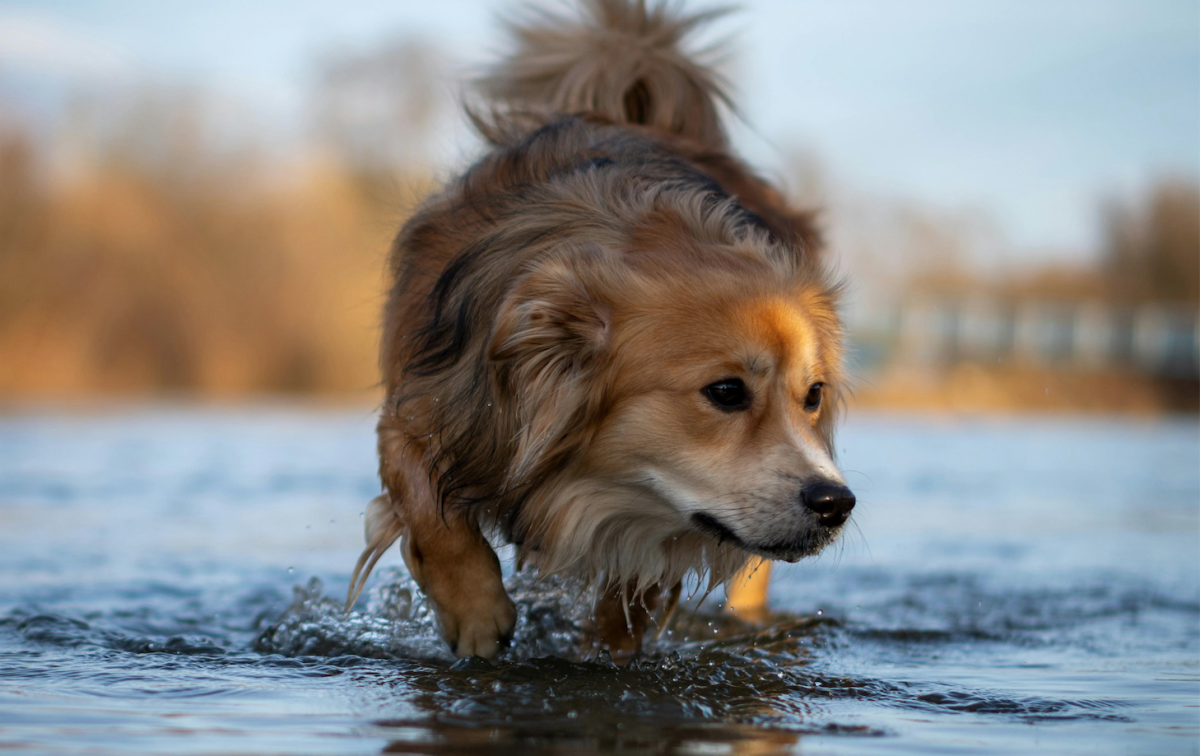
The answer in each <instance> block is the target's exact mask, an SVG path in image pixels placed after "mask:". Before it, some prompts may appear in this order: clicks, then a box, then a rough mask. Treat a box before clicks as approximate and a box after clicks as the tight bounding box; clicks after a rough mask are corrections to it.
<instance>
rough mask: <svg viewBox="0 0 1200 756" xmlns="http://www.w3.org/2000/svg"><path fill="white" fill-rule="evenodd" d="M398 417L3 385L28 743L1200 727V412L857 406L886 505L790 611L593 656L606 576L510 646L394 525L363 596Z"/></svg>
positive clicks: (557, 740)
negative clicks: (495, 646) (95, 400)
mask: <svg viewBox="0 0 1200 756" xmlns="http://www.w3.org/2000/svg"><path fill="white" fill-rule="evenodd" d="M371 429H372V418H371V416H370V413H368V412H366V411H320V410H313V409H295V408H281V407H276V408H249V409H247V408H242V409H225V410H214V409H211V408H186V407H182V408H172V407H147V408H142V409H132V410H131V409H124V410H119V411H117V410H114V411H110V412H97V413H92V414H84V415H77V416H70V415H62V414H53V413H41V414H38V413H26V414H15V415H9V416H7V417H5V418H2V419H0V748H4V749H6V750H8V751H10V752H14V751H15V752H18V753H21V752H30V753H32V752H36V753H68V754H75V753H120V754H138V753H197V754H200V753H203V754H217V753H272V754H292V753H296V754H319V753H337V754H344V753H378V752H380V751H385V752H396V753H422V754H460V753H461V754H468V753H470V754H474V753H483V752H488V753H514V754H521V756H531V755H532V754H541V753H592V752H599V751H606V752H607V751H613V752H626V753H648V754H649V753H654V754H662V753H675V754H756V755H757V754H773V753H793V752H802V753H805V754H825V753H837V754H873V753H887V754H899V753H912V754H930V753H953V754H960V753H961V754H965V753H970V754H1011V753H1025V752H1037V753H1078V754H1096V753H1137V754H1172V753H1197V752H1200V745H1198V744H1200V430H1198V428H1197V423H1196V421H1195V419H1194V418H1193V419H1187V420H1179V421H1173V422H1149V421H1136V420H1078V419H1076V420H1033V419H1029V418H1014V419H1004V420H999V419H974V420H966V419H963V420H946V419H941V420H938V419H928V418H920V417H882V416H868V415H863V414H861V413H858V414H855V415H853V416H852V417H851V419H850V421H849V423H848V424H847V426H846V427H845V429H844V432H843V433H842V435H841V437H840V446H841V448H842V460H843V463H844V466H845V468H846V469H847V470H848V471H849V472H848V478H849V481H850V483H851V485H852V486H853V487H854V488H855V491H856V493H857V494H858V496H859V502H860V504H859V507H858V509H857V510H856V511H855V520H856V522H857V529H851V531H850V532H849V533H848V535H847V537H846V538H845V539H844V541H843V543H842V544H840V545H839V546H837V547H834V548H833V549H831V550H830V551H828V552H827V553H826V554H825V555H823V556H822V557H820V558H819V559H816V560H813V561H810V562H806V563H802V564H799V565H796V566H791V567H786V568H783V569H779V570H777V572H776V573H775V575H774V578H773V583H772V589H771V590H772V600H773V604H772V609H773V612H774V614H773V615H772V617H771V618H770V620H769V621H768V622H766V623H763V624H761V625H752V624H749V623H744V622H740V621H737V620H735V619H732V618H728V617H725V616H724V615H722V614H721V613H720V611H719V606H718V601H717V600H716V599H717V598H719V597H716V598H709V599H708V600H707V601H706V602H705V603H704V604H702V605H701V606H700V607H699V608H698V609H697V608H696V606H695V604H696V599H697V598H698V597H696V598H693V600H692V602H691V603H690V604H689V611H688V612H685V613H684V614H682V615H681V616H680V617H679V621H678V623H677V624H676V625H675V626H674V627H672V628H671V630H670V631H669V632H667V633H665V634H664V636H663V637H662V638H661V639H660V641H659V642H658V643H657V644H656V645H655V646H653V647H651V648H649V649H648V651H647V653H646V654H644V655H643V657H641V658H639V659H637V660H636V661H635V662H634V663H632V664H631V665H630V666H629V667H626V668H617V667H614V666H613V665H611V664H609V663H607V662H606V661H605V660H603V659H591V660H588V659H585V658H583V654H582V653H581V651H580V649H579V648H578V644H577V642H576V630H577V626H578V623H579V621H580V619H581V617H582V612H583V607H582V606H581V605H580V604H579V602H578V601H577V600H576V599H577V596H578V594H579V592H578V590H576V589H574V588H572V587H571V586H569V585H561V584H559V583H555V582H553V581H551V582H542V583H535V582H534V581H532V580H531V579H529V577H528V576H524V575H515V576H514V575H510V576H509V581H510V586H511V588H512V590H513V592H514V594H515V597H516V598H517V600H518V605H519V612H520V622H519V625H518V630H517V640H516V642H515V643H514V646H513V648H512V649H511V650H510V651H509V652H508V654H507V656H506V657H505V658H504V659H502V660H500V662H499V663H498V664H497V665H495V666H492V665H489V664H486V663H482V662H479V661H475V662H465V663H464V662H460V663H458V664H454V662H453V660H452V659H451V658H450V657H449V656H448V655H447V654H446V652H445V650H444V648H443V647H442V646H441V645H440V643H438V641H437V639H436V637H435V636H434V635H433V631H432V628H431V625H430V622H429V618H428V613H427V610H426V609H425V607H424V603H423V601H422V600H421V597H420V594H419V593H418V592H415V591H414V590H413V587H412V586H411V584H410V582H409V581H408V579H407V577H406V576H405V575H404V573H403V571H402V569H400V568H399V567H398V565H399V563H400V560H399V558H398V555H395V554H394V553H393V554H392V558H391V562H392V565H393V567H392V569H390V570H389V569H385V570H383V571H381V572H380V574H379V575H377V576H376V577H375V578H374V579H373V580H372V583H371V589H370V595H369V596H367V597H366V598H364V599H363V600H361V601H360V603H359V605H358V606H357V608H356V611H355V613H353V614H351V615H350V616H348V617H343V616H342V615H341V613H340V611H338V609H337V607H336V603H337V602H336V598H337V597H340V596H341V595H343V594H344V591H345V587H346V581H347V579H348V576H349V575H348V573H349V569H350V567H351V566H352V564H353V562H354V559H355V558H356V556H357V553H358V550H359V548H360V544H361V517H360V513H361V512H362V511H363V508H364V506H365V504H366V502H367V501H368V500H369V499H370V498H371V497H372V496H373V495H375V493H376V492H377V490H378V484H377V481H376V478H375V476H374V466H375V461H374V449H373V438H372V432H371ZM313 577H316V578H317V580H316V581H311V578H313ZM330 597H333V598H330Z"/></svg>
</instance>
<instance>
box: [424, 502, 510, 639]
mask: <svg viewBox="0 0 1200 756" xmlns="http://www.w3.org/2000/svg"><path fill="white" fill-rule="evenodd" d="M430 509H432V507H431V508H430ZM424 515H425V516H418V517H411V516H410V518H409V519H408V530H407V532H406V533H405V535H404V539H403V541H402V547H401V552H402V553H403V554H404V561H405V563H406V564H407V565H408V570H409V572H411V573H412V576H413V578H414V579H415V580H416V581H417V585H419V586H421V590H422V591H424V592H425V595H426V597H428V599H429V601H430V604H431V605H432V606H433V610H434V613H435V614H436V615H437V619H438V624H439V626H440V628H441V632H442V637H443V638H445V639H446V643H448V644H450V648H451V649H452V650H453V651H454V653H455V654H456V655H457V656H459V657H460V658H461V657H463V656H470V655H471V654H476V655H478V656H482V657H484V658H485V659H491V658H492V657H494V656H495V655H496V654H497V653H499V651H500V648H501V647H502V646H506V645H508V642H509V640H511V639H512V632H513V626H514V625H515V624H516V618H517V614H516V608H515V607H514V605H513V602H512V599H510V598H509V597H508V593H507V592H505V590H504V582H503V581H502V579H501V574H500V560H499V559H497V558H496V552H494V551H492V547H491V545H489V544H488V542H487V540H486V539H485V538H484V537H483V534H482V533H480V532H479V527H478V526H477V525H476V524H475V523H473V522H471V521H469V520H468V519H466V518H465V517H463V516H462V515H459V514H457V513H453V512H449V511H448V512H446V514H445V517H441V516H439V515H437V514H436V513H435V512H433V511H428V512H425V513H424Z"/></svg>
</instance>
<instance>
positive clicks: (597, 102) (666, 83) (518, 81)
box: [477, 0, 732, 147]
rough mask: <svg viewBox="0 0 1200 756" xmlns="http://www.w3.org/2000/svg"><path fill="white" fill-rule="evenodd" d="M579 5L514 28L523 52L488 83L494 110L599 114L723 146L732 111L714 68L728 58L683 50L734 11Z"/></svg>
mask: <svg viewBox="0 0 1200 756" xmlns="http://www.w3.org/2000/svg"><path fill="white" fill-rule="evenodd" d="M580 2H581V10H582V13H581V17H580V18H568V17H566V16H563V15H559V14H555V13H552V12H549V11H545V10H531V11H530V12H529V14H527V16H526V17H525V18H524V19H521V20H518V21H516V22H514V23H512V24H511V25H510V29H511V32H512V35H513V37H514V41H515V43H516V46H515V48H516V49H515V50H514V52H513V53H512V54H511V55H510V56H508V57H507V58H506V59H504V60H502V61H500V62H499V63H498V64H497V65H495V66H494V67H493V68H492V70H491V71H490V72H489V73H488V75H486V76H485V77H484V78H483V79H481V80H480V85H481V88H482V90H483V93H484V95H485V96H487V97H488V98H489V99H490V100H491V101H492V103H493V107H496V108H498V109H501V110H502V111H507V112H509V113H516V112H521V111H526V112H529V111H532V112H543V113H544V112H552V113H562V114H583V113H594V114H598V115H600V116H603V117H605V118H607V119H609V120H611V121H614V122H616V123H628V124H643V125H646V126H652V127H655V128H658V129H661V130H663V131H665V132H669V133H672V134H678V135H680V136H683V137H688V138H691V139H694V140H697V141H699V142H702V143H704V144H706V145H709V146H712V147H723V146H724V145H725V139H726V138H725V130H724V128H723V126H722V124H721V118H720V112H719V109H720V107H721V106H722V105H723V106H725V107H728V108H730V109H731V110H732V104H731V103H730V100H729V97H728V96H727V94H726V90H725V86H724V82H723V80H722V78H721V76H720V74H718V73H717V71H716V70H715V68H714V64H715V62H716V57H717V55H718V54H719V51H718V50H716V49H714V48H708V49H706V50H701V51H697V52H693V53H690V54H689V53H688V52H687V51H686V50H685V49H684V44H685V42H686V40H687V38H688V36H689V35H690V34H691V33H692V32H694V31H695V30H696V28H697V27H699V26H701V25H702V24H704V23H706V22H708V21H710V20H712V19H713V18H715V17H716V16H719V15H722V14H723V13H724V12H725V11H724V10H710V11H706V12H701V13H696V14H691V15H685V14H683V13H680V12H678V9H677V3H675V2H671V0H580ZM477 121H478V119H477ZM481 125H482V126H483V127H484V131H485V136H488V138H493V137H492V134H491V133H488V132H489V130H488V129H487V127H486V124H481Z"/></svg>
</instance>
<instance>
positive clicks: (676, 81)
mask: <svg viewBox="0 0 1200 756" xmlns="http://www.w3.org/2000/svg"><path fill="white" fill-rule="evenodd" d="M711 15H712V14H700V15H692V16H685V15H680V14H677V13H675V12H674V11H673V10H672V9H671V8H670V7H668V5H667V4H666V3H658V4H649V5H648V4H647V2H646V1H645V0H589V1H588V2H585V4H584V13H583V15H582V18H581V19H579V20H575V19H568V18H564V17H560V16H555V15H552V14H548V13H541V14H537V15H535V16H533V17H532V18H531V19H527V20H526V21H525V22H523V23H521V24H517V25H515V26H514V27H513V31H514V35H515V39H516V50H515V52H514V53H513V54H512V55H511V56H510V57H509V58H507V59H506V60H504V61H503V62H502V63H500V64H499V65H498V66H497V67H496V68H494V69H493V70H492V72H491V73H490V75H489V76H487V77H486V78H485V79H483V81H482V88H483V92H484V94H485V96H486V97H488V98H489V101H490V106H489V108H490V109H489V110H488V111H487V112H486V114H483V115H481V114H478V113H476V114H475V115H474V116H473V118H474V120H475V123H476V125H477V126H478V127H479V129H480V131H481V133H482V134H483V135H484V136H485V137H486V139H487V140H488V142H489V143H490V145H491V150H490V152H489V153H488V154H487V155H486V156H485V157H483V158H482V159H481V160H480V161H479V162H477V163H476V164H475V165H474V166H472V167H471V168H470V169H469V170H468V171H467V172H466V173H465V174H463V175H462V176H461V177H459V178H458V179H457V180H455V181H453V182H451V183H450V184H449V185H448V186H446V188H445V189H444V190H443V191H442V192H441V193H440V194H438V195H437V196H435V197H433V198H432V199H430V200H428V201H427V202H426V203H425V204H424V206H423V207H422V208H421V209H420V210H419V211H418V212H417V213H416V214H415V215H414V216H413V217H412V219H411V220H409V221H408V223H407V224H405V226H404V228H403V229H402V230H401V231H400V234H399V236H398V238H397V239H396V241H395V244H394V247H393V251H392V267H391V271H392V275H393V280H394V285H393V288H392V290H391V294H390V297H389V299H388V302H387V306H386V310H385V313H384V334H383V344H382V356H381V361H382V368H383V377H384V382H385V385H386V390H387V394H386V399H385V403H384V406H383V408H382V411H381V415H380V419H379V426H378V432H379V459H380V476H381V478H382V480H383V484H384V487H385V490H386V493H385V494H384V495H383V496H380V497H379V498H378V499H376V500H375V501H374V502H372V504H371V505H370V508H369V511H368V513H367V518H366V520H367V522H366V531H367V548H366V550H365V551H364V552H363V556H362V558H361V559H360V561H359V564H358V566H357V568H356V569H355V577H354V579H353V581H352V584H351V590H350V602H351V603H353V601H354V599H355V597H356V596H357V595H358V592H359V591H361V590H362V585H363V583H364V581H365V580H366V577H367V575H368V574H369V573H370V570H371V568H372V567H373V566H374V564H375V562H376V561H377V560H378V559H379V556H380V555H381V554H382V553H383V552H384V550H386V549H387V548H388V547H389V546H390V545H391V544H392V543H394V542H395V541H396V540H397V539H399V540H401V550H402V553H403V556H404V560H405V562H406V563H407V565H408V568H409V570H410V571H411V573H412V575H413V577H414V578H415V579H416V581H417V583H418V584H419V585H420V586H421V588H422V590H423V591H424V592H425V593H426V595H427V597H428V598H429V600H430V602H431V604H432V606H433V607H434V609H435V611H436V614H437V617H438V620H439V623H440V627H441V631H442V634H443V636H444V637H445V639H446V641H447V643H449V644H450V647H451V648H452V649H453V650H454V652H455V653H456V654H457V655H458V656H466V655H468V654H478V655H480V656H484V657H492V656H494V655H495V654H496V653H497V652H498V651H499V650H500V648H501V647H502V646H503V645H504V644H505V643H506V642H507V640H508V639H509V638H510V637H511V634H512V632H513V626H514V620H515V613H514V607H513V603H512V601H511V600H510V599H509V597H508V595H507V594H506V593H505V590H504V585H503V583H502V581H501V571H500V563H499V561H498V559H497V557H496V554H495V552H494V551H493V549H492V546H491V543H490V542H496V541H507V542H509V543H513V544H515V545H516V549H517V553H518V559H519V562H521V563H525V564H527V565H530V566H532V567H533V568H536V569H537V570H539V571H541V572H542V573H569V574H574V575H578V576H581V577H583V578H584V579H586V580H588V581H589V582H590V584H591V585H593V586H594V587H596V588H597V596H598V598H597V604H596V611H595V628H594V629H595V634H596V635H597V637H598V640H599V642H600V643H602V644H603V646H604V647H607V648H608V649H609V650H610V651H612V652H613V654H614V655H615V656H618V657H622V656H625V657H627V656H628V655H629V654H631V653H633V652H635V651H636V650H637V648H638V647H639V645H640V642H641V638H642V633H643V630H644V627H645V625H646V622H647V618H648V617H649V615H650V612H651V611H652V610H654V609H655V607H656V606H657V604H658V602H659V600H660V596H670V597H671V601H670V603H672V604H673V601H674V600H675V599H677V598H678V595H679V586H680V585H681V583H682V581H683V579H684V578H685V576H686V575H687V574H688V573H690V572H694V573H696V574H699V575H704V574H707V575H708V578H709V581H710V585H717V584H720V583H722V582H724V581H726V580H727V579H728V578H730V577H731V576H732V575H733V574H735V573H736V572H737V570H738V569H739V568H740V567H741V566H742V565H743V564H744V563H745V561H746V559H747V558H748V556H749V555H751V554H756V555H760V556H762V557H765V558H768V559H784V560H788V561H795V560H797V559H800V558H801V557H804V556H808V555H811V554H815V553H817V552H818V551H820V550H821V549H822V548H823V547H825V546H826V545H827V544H829V543H830V542H831V541H833V540H834V539H835V538H837V537H838V535H839V534H840V532H841V529H842V526H843V525H844V523H845V522H846V519H847V517H848V516H849V513H850V510H851V508H852V507H853V506H854V496H853V494H852V493H851V492H850V491H849V490H848V489H847V488H846V487H845V484H844V482H843V480H842V477H841V475H840V473H839V472H838V469H837V468H836V466H835V464H834V461H833V457H834V452H833V441H832V433H833V428H834V424H835V421H836V415H837V410H838V405H839V399H840V397H841V394H842V390H843V388H842V387H843V378H842V369H841V352H842V336H841V326H840V322H839V319H838V315H837V299H838V287H837V286H836V285H835V284H834V283H833V282H832V281H831V280H830V277H829V275H828V274H827V272H826V271H825V269H824V268H823V266H822V264H821V257H820V251H819V246H820V240H819V236H818V234H817V232H816V230H815V229H814V225H813V222H812V218H811V216H810V215H809V214H807V213H804V212H799V211H797V210H794V209H792V208H790V207H789V206H788V205H787V204H786V203H785V201H784V199H783V198H782V196H781V195H780V194H779V192H777V191H776V190H775V189H773V188H772V187H771V186H770V185H768V184H767V183H766V182H765V181H763V180H762V179H760V178H759V177H757V176H756V175H754V173H752V172H751V171H750V170H749V169H748V168H747V167H746V166H745V165H744V164H743V163H742V162H740V161H739V160H738V159H737V158H736V157H734V156H732V155H731V154H730V152H729V146H728V140H727V137H726V133H725V129H724V127H723V125H722V122H721V118H720V115H721V110H722V107H725V106H727V105H728V101H727V98H726V95H725V93H724V89H723V86H722V83H721V81H720V80H719V77H718V75H717V74H716V73H715V72H714V70H713V69H712V68H711V67H708V66H705V65H703V64H702V63H701V62H698V60H697V59H696V58H694V57H689V56H688V55H687V54H685V52H684V51H683V49H682V44H683V42H684V38H685V37H686V36H687V35H688V34H689V32H691V31H692V30H693V29H694V28H695V27H696V26H697V25H698V24H700V23H702V22H704V21H706V20H707V19H708V18H709V17H710V16H711ZM489 539H490V541H489Z"/></svg>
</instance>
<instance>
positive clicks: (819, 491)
mask: <svg viewBox="0 0 1200 756" xmlns="http://www.w3.org/2000/svg"><path fill="white" fill-rule="evenodd" d="M800 499H801V501H803V502H804V506H806V507H808V508H809V509H811V510H812V511H814V512H816V513H817V519H818V520H820V522H821V524H822V525H825V526H826V527H830V528H835V527H837V526H838V525H841V524H842V523H843V522H845V521H846V519H847V518H848V517H850V510H851V509H854V494H853V493H852V492H851V491H850V489H849V488H846V487H845V486H839V485H838V484H836V483H824V482H823V483H813V484H812V485H810V486H808V487H806V488H805V489H804V490H803V491H801V492H800Z"/></svg>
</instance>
